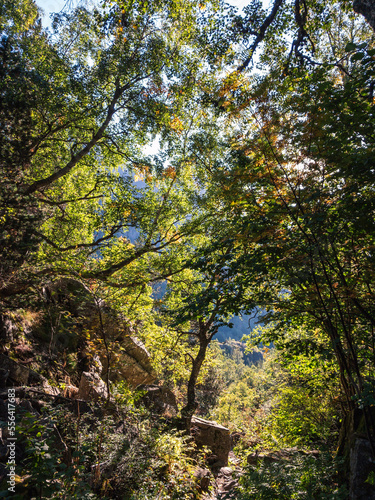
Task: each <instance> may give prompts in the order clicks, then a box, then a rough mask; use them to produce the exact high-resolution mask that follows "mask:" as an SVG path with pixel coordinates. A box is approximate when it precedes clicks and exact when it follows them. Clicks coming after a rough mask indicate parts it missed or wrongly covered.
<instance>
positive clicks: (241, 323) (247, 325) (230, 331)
mask: <svg viewBox="0 0 375 500" xmlns="http://www.w3.org/2000/svg"><path fill="white" fill-rule="evenodd" d="M257 321H258V315H257V311H254V313H252V314H251V315H245V314H244V315H243V316H242V317H241V316H233V318H232V319H231V323H233V328H229V326H222V327H220V328H219V331H218V332H217V334H216V335H215V337H214V338H215V339H216V340H218V341H219V342H224V341H225V340H227V339H234V340H241V339H242V337H243V336H244V335H248V334H249V333H250V332H251V331H252V330H253V328H254V327H255V326H256V325H257Z"/></svg>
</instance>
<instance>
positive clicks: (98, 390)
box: [77, 372, 108, 401]
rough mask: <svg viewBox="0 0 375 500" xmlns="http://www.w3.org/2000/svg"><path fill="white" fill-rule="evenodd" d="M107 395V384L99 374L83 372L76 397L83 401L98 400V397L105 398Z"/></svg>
mask: <svg viewBox="0 0 375 500" xmlns="http://www.w3.org/2000/svg"><path fill="white" fill-rule="evenodd" d="M107 397H108V391H107V386H106V384H105V383H104V381H103V380H102V379H101V378H100V377H99V375H98V374H97V373H92V372H83V373H82V376H81V381H80V384H79V389H78V394H77V398H78V399H83V400H85V401H99V400H100V399H107Z"/></svg>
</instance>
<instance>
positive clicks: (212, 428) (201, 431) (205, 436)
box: [191, 417, 231, 466]
mask: <svg viewBox="0 0 375 500" xmlns="http://www.w3.org/2000/svg"><path fill="white" fill-rule="evenodd" d="M191 435H192V436H193V438H194V440H195V442H196V443H197V445H198V446H207V447H208V448H210V450H211V451H212V453H213V454H214V455H216V457H217V460H216V463H215V464H214V465H215V466H219V465H221V466H223V465H224V466H225V465H228V455H229V452H230V449H231V437H230V432H229V429H227V428H226V427H223V426H222V425H219V424H217V423H216V422H212V421H210V420H204V419H203V418H198V417H193V418H192V419H191Z"/></svg>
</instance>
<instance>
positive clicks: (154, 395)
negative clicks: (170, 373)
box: [138, 385, 178, 416]
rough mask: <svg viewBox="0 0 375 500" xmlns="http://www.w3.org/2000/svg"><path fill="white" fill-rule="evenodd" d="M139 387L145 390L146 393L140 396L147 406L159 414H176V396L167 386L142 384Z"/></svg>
mask: <svg viewBox="0 0 375 500" xmlns="http://www.w3.org/2000/svg"><path fill="white" fill-rule="evenodd" d="M138 389H140V390H141V391H145V394H144V395H143V396H142V397H141V398H140V402H142V403H143V404H144V405H145V406H146V408H149V409H150V410H152V411H154V412H155V413H158V414H159V415H166V416H176V415H177V411H178V408H177V402H176V396H175V395H174V394H173V392H172V391H171V390H170V389H168V388H167V387H160V386H159V385H140V386H138Z"/></svg>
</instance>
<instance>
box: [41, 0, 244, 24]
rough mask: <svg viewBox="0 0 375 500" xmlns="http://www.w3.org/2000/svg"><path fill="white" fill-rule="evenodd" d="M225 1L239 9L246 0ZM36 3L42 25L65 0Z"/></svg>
mask: <svg viewBox="0 0 375 500" xmlns="http://www.w3.org/2000/svg"><path fill="white" fill-rule="evenodd" d="M226 1H227V3H229V4H231V5H234V6H236V7H238V8H239V9H241V8H242V7H244V6H245V5H246V4H247V3H248V0H226ZM36 3H37V5H39V7H41V8H42V9H43V11H44V15H45V20H44V21H43V24H44V25H48V24H49V23H48V19H49V14H50V13H51V12H60V10H61V9H62V8H63V7H64V5H65V3H66V0H36Z"/></svg>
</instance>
